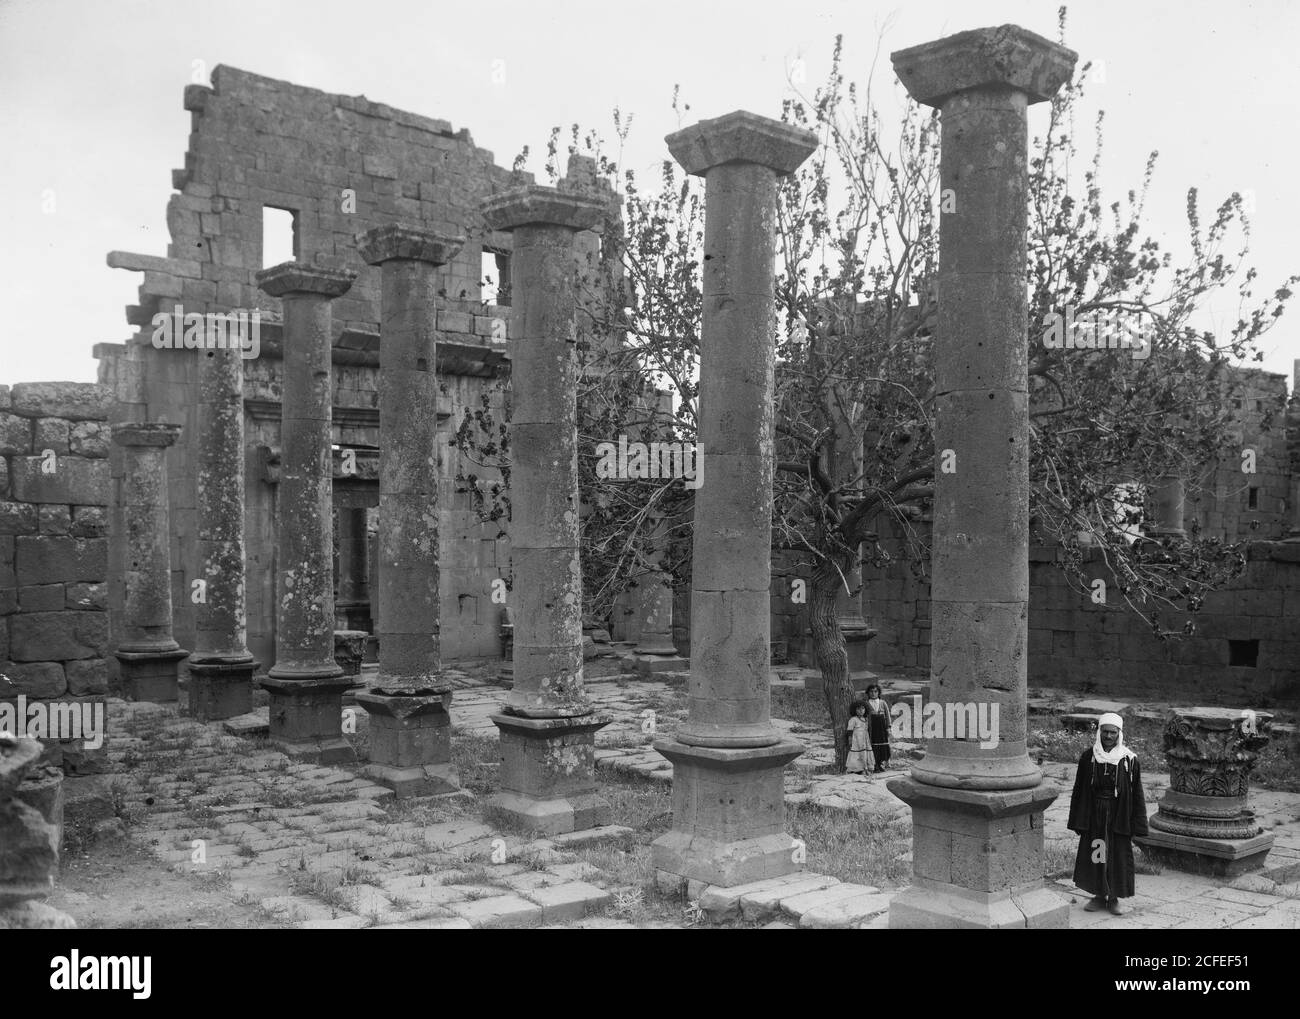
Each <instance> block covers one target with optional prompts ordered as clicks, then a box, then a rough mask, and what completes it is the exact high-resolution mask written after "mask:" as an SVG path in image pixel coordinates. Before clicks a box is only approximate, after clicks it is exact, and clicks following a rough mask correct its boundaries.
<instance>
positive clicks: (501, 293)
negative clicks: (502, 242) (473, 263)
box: [480, 248, 510, 307]
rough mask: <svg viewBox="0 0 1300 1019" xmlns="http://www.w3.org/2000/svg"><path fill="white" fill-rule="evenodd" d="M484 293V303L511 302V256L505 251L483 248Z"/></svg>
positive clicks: (482, 274)
mask: <svg viewBox="0 0 1300 1019" xmlns="http://www.w3.org/2000/svg"><path fill="white" fill-rule="evenodd" d="M480 275H481V276H482V294H483V303H484V304H495V305H498V306H500V307H506V306H508V305H509V304H510V256H509V255H508V254H507V253H506V252H504V251H493V250H492V249H491V248H484V249H483V267H482V270H481V273H480Z"/></svg>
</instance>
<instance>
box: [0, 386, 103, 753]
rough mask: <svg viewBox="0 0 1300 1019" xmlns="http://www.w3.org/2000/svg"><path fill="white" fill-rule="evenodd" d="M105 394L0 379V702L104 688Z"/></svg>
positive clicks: (97, 693) (96, 390) (72, 750)
mask: <svg viewBox="0 0 1300 1019" xmlns="http://www.w3.org/2000/svg"><path fill="white" fill-rule="evenodd" d="M109 402H110V394H109V393H108V392H107V391H106V390H105V389H104V388H102V387H100V386H98V385H94V384H91V383H80V382H39V383H19V384H18V385H16V386H14V387H13V388H12V389H10V387H8V386H0V675H2V676H3V677H4V679H0V701H11V702H16V700H17V698H18V697H19V696H20V695H22V696H25V697H26V698H27V699H28V700H29V701H31V700H34V699H65V698H80V697H98V696H103V695H105V694H107V693H108V692H109V687H108V683H109V668H108V663H107V660H106V659H107V655H108V648H109V622H108V613H107V611H106V609H107V586H106V578H107V575H108V537H107V535H108V523H107V519H108V518H107V514H106V507H107V505H108V499H109V465H108V459H107V457H108V438H109V431H108V411H109ZM65 751H66V752H65ZM95 756H96V755H93V754H91V755H83V754H82V753H81V752H80V751H79V750H77V749H75V748H73V747H72V746H71V745H68V746H66V747H62V748H58V750H56V751H55V752H54V753H53V754H52V759H54V760H57V759H59V757H62V759H63V763H64V766H65V767H66V768H67V769H69V770H71V771H83V770H95V768H96V760H95V759H94V758H95ZM100 756H102V755H100Z"/></svg>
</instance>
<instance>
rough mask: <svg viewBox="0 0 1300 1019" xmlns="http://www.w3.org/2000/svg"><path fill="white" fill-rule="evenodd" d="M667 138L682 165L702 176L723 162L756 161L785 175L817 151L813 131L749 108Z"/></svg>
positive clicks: (674, 155) (691, 172)
mask: <svg viewBox="0 0 1300 1019" xmlns="http://www.w3.org/2000/svg"><path fill="white" fill-rule="evenodd" d="M664 141H665V142H666V143H667V145H668V151H669V152H671V153H672V154H673V158H674V159H675V160H677V162H678V163H680V164H681V165H682V168H683V169H684V170H685V171H686V172H687V173H690V174H694V175H696V176H698V177H703V176H704V175H705V174H706V173H708V172H709V171H710V170H712V169H713V168H714V167H715V166H721V165H722V164H723V163H755V164H757V165H759V166H766V167H767V168H768V169H771V170H775V171H776V175H777V176H778V177H784V176H786V175H787V174H790V173H793V172H794V171H795V170H796V169H797V168H798V166H799V164H800V163H802V162H803V161H804V160H805V159H807V158H808V157H809V156H810V155H812V154H813V153H814V152H815V151H817V135H815V134H814V133H813V132H812V131H807V130H805V129H803V128H801V127H795V126H794V125H793V124H785V123H782V122H781V121H779V120H773V119H771V118H770V117H760V116H759V115H758V114H757V113H749V112H747V111H746V110H736V111H734V112H733V113H728V114H726V115H725V116H722V117H715V118H713V119H712V120H701V121H700V122H699V123H698V124H692V125H691V126H690V127H685V128H682V130H680V131H674V132H673V133H672V134H670V135H668V136H667V137H665V138H664Z"/></svg>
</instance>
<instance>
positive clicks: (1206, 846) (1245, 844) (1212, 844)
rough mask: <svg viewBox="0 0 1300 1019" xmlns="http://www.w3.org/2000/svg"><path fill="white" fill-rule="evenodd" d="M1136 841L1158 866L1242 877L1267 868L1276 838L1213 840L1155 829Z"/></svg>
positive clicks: (1270, 835) (1267, 835) (1255, 837)
mask: <svg viewBox="0 0 1300 1019" xmlns="http://www.w3.org/2000/svg"><path fill="white" fill-rule="evenodd" d="M1133 841H1134V842H1135V843H1136V844H1137V845H1138V847H1139V848H1140V849H1141V850H1142V854H1143V855H1144V856H1146V857H1149V858H1150V859H1152V860H1154V861H1155V862H1156V863H1159V864H1162V865H1164V866H1168V867H1173V868H1174V869H1175V870H1181V871H1185V872H1187V873H1190V874H1205V875H1210V876H1212V877H1226V878H1233V877H1238V876H1239V875H1241V874H1245V873H1247V872H1248V871H1252V870H1259V869H1260V868H1261V867H1263V866H1264V860H1265V859H1266V858H1267V857H1268V852H1269V850H1270V849H1272V848H1273V836H1272V834H1263V835H1256V836H1254V837H1253V838H1245V839H1210V838H1205V837H1204V836H1198V835H1171V834H1169V833H1168V832H1163V831H1157V830H1155V829H1152V831H1151V834H1150V835H1138V836H1136V837H1134V839H1133Z"/></svg>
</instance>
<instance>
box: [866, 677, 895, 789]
mask: <svg viewBox="0 0 1300 1019" xmlns="http://www.w3.org/2000/svg"><path fill="white" fill-rule="evenodd" d="M889 722H890V717H889V701H887V700H885V698H884V697H882V696H881V694H880V687H879V686H877V685H876V684H875V683H872V684H871V685H870V686H869V687H867V730H868V735H869V736H870V738H871V753H872V756H874V757H875V759H876V771H884V770H885V764H886V762H887V761H888V760H889Z"/></svg>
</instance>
